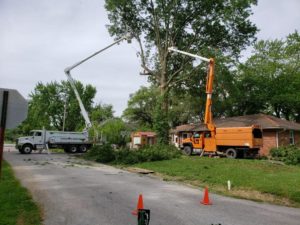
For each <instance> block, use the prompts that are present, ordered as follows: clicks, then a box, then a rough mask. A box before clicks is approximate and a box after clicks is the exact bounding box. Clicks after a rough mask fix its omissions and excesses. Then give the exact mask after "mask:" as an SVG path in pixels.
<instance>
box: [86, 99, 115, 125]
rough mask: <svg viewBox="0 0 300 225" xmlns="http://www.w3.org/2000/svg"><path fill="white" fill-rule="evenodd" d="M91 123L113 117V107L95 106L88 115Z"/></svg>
mask: <svg viewBox="0 0 300 225" xmlns="http://www.w3.org/2000/svg"><path fill="white" fill-rule="evenodd" d="M90 117H91V121H92V122H93V123H94V124H95V123H97V124H99V123H102V122H103V121H105V120H108V119H110V118H113V117H114V110H113V106H112V105H110V104H100V103H99V104H96V105H95V106H94V107H93V109H92V112H91V114H90Z"/></svg>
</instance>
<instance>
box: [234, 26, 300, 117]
mask: <svg viewBox="0 0 300 225" xmlns="http://www.w3.org/2000/svg"><path fill="white" fill-rule="evenodd" d="M236 85H237V87H238V90H239V92H238V93H237V95H236V96H235V109H236V110H237V112H238V114H240V115H242V114H252V113H258V112H265V113H270V114H274V115H276V116H277V117H282V118H285V119H287V120H296V121H298V122H299V121H300V35H299V33H298V32H297V31H295V32H294V33H292V34H290V35H288V36H287V38H286V39H285V40H277V39H276V40H266V41H264V40H261V41H259V42H257V43H256V44H255V45H254V54H253V55H252V56H251V57H250V58H249V59H248V60H247V61H246V62H245V63H244V64H241V65H240V66H239V68H238V76H237V81H236ZM239 99H242V100H243V101H241V100H239Z"/></svg>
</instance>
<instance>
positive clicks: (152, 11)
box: [105, 0, 257, 142]
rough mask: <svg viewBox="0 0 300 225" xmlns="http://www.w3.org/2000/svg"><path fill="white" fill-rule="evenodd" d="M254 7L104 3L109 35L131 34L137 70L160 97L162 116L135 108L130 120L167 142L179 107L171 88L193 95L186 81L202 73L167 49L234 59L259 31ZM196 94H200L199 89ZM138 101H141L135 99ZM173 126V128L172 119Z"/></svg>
mask: <svg viewBox="0 0 300 225" xmlns="http://www.w3.org/2000/svg"><path fill="white" fill-rule="evenodd" d="M256 2H257V1H256V0H242V1H231V0H224V1H211V0H202V1H194V0H179V1H173V0H167V1H165V0H164V1H162V0H153V1H141V0H126V1H123V0H122V1H119V0H106V1H105V7H106V9H107V11H108V18H109V20H110V24H109V25H108V29H109V32H110V34H111V35H113V36H117V37H120V36H122V35H124V34H125V33H127V31H128V30H129V31H130V32H131V33H132V34H133V35H134V39H135V40H136V41H137V42H138V44H139V47H140V49H139V53H138V56H139V57H140V60H141V65H142V67H143V69H144V70H145V73H146V74H148V75H149V81H150V82H151V83H152V85H154V86H155V87H157V89H159V91H160V94H159V95H160V97H161V98H162V103H161V105H160V107H161V111H157V110H156V112H155V113H154V114H155V115H154V114H152V113H151V112H150V113H149V111H148V110H147V111H146V112H143V111H142V110H136V107H129V108H130V110H129V111H130V112H129V115H138V114H139V115H141V116H142V120H143V122H145V121H147V123H148V125H149V126H150V127H151V126H153V127H155V130H157V132H158V135H159V139H160V140H162V142H166V141H167V136H166V134H165V132H163V129H167V128H168V126H167V124H169V122H170V121H168V120H169V115H168V113H169V112H171V111H169V109H170V108H171V107H173V106H174V108H176V107H177V109H178V108H182V107H183V106H182V105H181V104H180V103H179V104H177V103H176V98H172V99H170V97H171V96H172V95H173V93H171V92H172V91H173V90H174V88H177V89H178V92H181V91H186V90H191V92H190V93H192V92H194V89H193V90H192V89H191V88H190V85H186V84H187V83H188V82H184V81H185V80H193V81H195V80H198V81H199V80H200V79H198V78H199V71H201V69H200V67H198V66H194V62H193V59H191V58H190V57H186V56H182V55H181V54H173V53H172V54H171V53H169V52H168V47H171V46H176V47H178V49H182V50H186V51H189V52H192V53H196V54H200V53H201V55H203V54H204V56H207V57H213V56H216V55H226V56H228V55H229V56H234V57H237V56H238V55H239V53H240V51H241V50H242V49H244V48H245V46H247V45H249V44H250V43H251V42H252V41H253V40H254V35H255V34H256V32H257V28H256V27H255V25H253V24H252V23H251V21H250V20H249V16H250V15H251V13H252V12H251V6H252V5H255V4H256ZM208 53H209V54H208ZM222 53H223V54H222ZM201 65H203V64H201ZM201 80H202V81H204V80H205V73H204V76H201ZM192 83H193V84H195V83H194V82H192ZM198 83H199V82H197V84H198ZM223 89H224V87H223V88H222V87H221V88H220V93H221V94H223V95H224V96H225V97H227V95H228V93H227V92H226V90H224V92H223V93H222V92H221V90H223ZM201 90H205V89H201ZM178 92H177V93H178ZM194 93H199V91H198V89H197V91H196V92H194ZM139 94H141V93H139ZM141 95H142V94H141ZM225 97H224V98H225ZM144 98H146V97H144ZM197 98H198V95H197ZM185 99H186V98H185ZM198 99H199V98H198ZM138 102H142V101H141V100H140V99H139V100H138ZM147 102H148V103H149V102H151V101H147ZM195 102H196V100H195V101H193V104H194V105H195ZM133 108H134V110H133ZM139 108H141V109H142V108H143V107H141V106H139ZM185 108H189V109H191V108H192V107H185ZM199 108H200V107H199ZM221 110H222V109H220V111H221ZM151 111H152V110H151ZM199 111H201V110H199ZM172 115H174V113H173V114H172ZM178 115H180V114H178ZM196 115H199V113H198V114H196ZM162 117H163V118H162ZM153 119H154V120H153ZM139 120H140V119H138V121H139ZM139 122H140V121H139ZM167 122H168V123H167ZM172 122H174V123H176V120H175V119H174V120H172ZM177 123H178V122H177ZM162 128H163V129H162Z"/></svg>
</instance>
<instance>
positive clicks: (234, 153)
mask: <svg viewBox="0 0 300 225" xmlns="http://www.w3.org/2000/svg"><path fill="white" fill-rule="evenodd" d="M225 154H226V157H227V158H229V159H236V158H237V155H238V152H237V150H236V149H234V148H228V149H227V150H226V152H225Z"/></svg>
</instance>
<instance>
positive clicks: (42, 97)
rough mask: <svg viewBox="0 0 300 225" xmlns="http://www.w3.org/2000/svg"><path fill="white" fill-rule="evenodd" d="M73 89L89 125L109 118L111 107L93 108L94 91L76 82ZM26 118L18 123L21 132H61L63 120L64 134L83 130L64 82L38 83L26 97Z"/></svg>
mask: <svg viewBox="0 0 300 225" xmlns="http://www.w3.org/2000/svg"><path fill="white" fill-rule="evenodd" d="M76 88H77V90H78V92H79V95H80V97H81V99H82V102H83V105H84V106H85V108H86V110H87V112H88V113H89V114H90V117H91V120H92V121H93V123H100V122H102V121H103V120H106V119H108V118H111V117H113V109H112V106H111V105H105V104H103V105H101V104H97V105H95V106H94V105H93V103H94V100H93V99H94V97H95V95H96V88H95V87H93V86H91V85H86V86H85V85H83V84H82V83H81V82H79V81H76ZM29 98H30V99H29V110H28V117H27V119H26V120H25V121H24V122H23V123H22V125H21V127H20V128H21V129H22V130H23V132H25V133H28V131H30V130H32V129H42V128H43V127H45V128H46V129H51V130H52V129H53V130H62V129H63V123H64V110H65V112H66V117H65V126H64V130H65V131H78V130H81V129H83V128H84V124H85V123H84V119H83V117H82V116H81V113H80V108H79V104H78V102H77V99H76V97H75V94H74V91H73V89H72V88H71V86H70V84H69V83H68V82H65V81H61V82H56V81H55V82H50V83H47V84H43V83H41V82H39V83H38V84H37V85H36V87H35V89H34V90H33V92H31V93H30V95H29Z"/></svg>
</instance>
